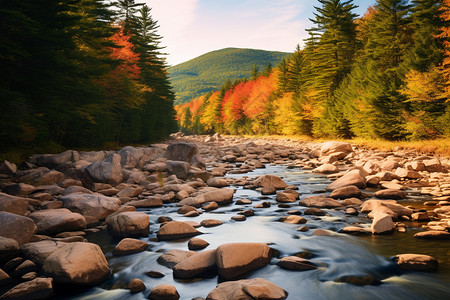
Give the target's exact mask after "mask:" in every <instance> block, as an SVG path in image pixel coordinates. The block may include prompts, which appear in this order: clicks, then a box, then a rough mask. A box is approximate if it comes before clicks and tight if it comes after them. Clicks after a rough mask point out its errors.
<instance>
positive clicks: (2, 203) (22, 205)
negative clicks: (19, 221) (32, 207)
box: [0, 193, 28, 216]
mask: <svg viewBox="0 0 450 300" xmlns="http://www.w3.org/2000/svg"><path fill="white" fill-rule="evenodd" d="M0 211H4V212H9V213H12V214H16V215H21V216H24V215H25V214H26V213H27V211H28V200H27V199H26V198H20V197H16V196H12V195H8V194H5V193H0Z"/></svg>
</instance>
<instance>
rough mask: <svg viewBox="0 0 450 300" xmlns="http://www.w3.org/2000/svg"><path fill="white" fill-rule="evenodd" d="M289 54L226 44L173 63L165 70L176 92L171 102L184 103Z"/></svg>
mask: <svg viewBox="0 0 450 300" xmlns="http://www.w3.org/2000/svg"><path fill="white" fill-rule="evenodd" d="M289 55H290V53H285V52H274V51H265V50H256V49H238V48H226V49H221V50H217V51H212V52H209V53H206V54H204V55H201V56H199V57H197V58H194V59H191V60H189V61H187V62H184V63H181V64H179V65H176V66H173V67H172V68H170V69H169V70H168V71H169V78H170V81H171V82H172V85H173V88H174V92H175V94H176V99H175V104H181V103H186V102H188V101H190V100H192V99H194V98H197V97H199V96H201V95H202V94H205V93H208V92H210V91H212V90H217V89H218V88H219V87H220V86H221V85H222V83H223V82H225V81H226V80H228V79H229V80H231V81H233V80H235V79H238V78H246V77H249V76H250V75H251V74H252V72H255V71H256V70H261V71H263V70H264V69H266V68H267V66H269V67H270V66H275V65H277V64H278V63H279V62H280V61H281V60H282V59H283V58H286V57H288V56H289ZM255 68H256V70H255Z"/></svg>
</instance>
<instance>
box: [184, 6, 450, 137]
mask: <svg viewBox="0 0 450 300" xmlns="http://www.w3.org/2000/svg"><path fill="white" fill-rule="evenodd" d="M319 2H320V3H321V6H320V7H316V8H315V13H314V16H313V18H312V19H311V20H312V21H313V24H314V27H313V28H310V29H309V30H307V31H308V33H309V35H310V38H309V39H308V40H307V41H306V45H305V47H304V48H303V49H300V48H297V50H296V51H295V53H294V54H292V55H291V56H290V57H289V58H287V59H285V60H283V62H282V63H281V65H280V66H279V67H277V68H276V69H273V70H272V71H271V72H270V74H262V75H261V76H259V77H258V78H253V79H246V80H237V81H235V82H234V83H224V84H223V85H222V88H221V89H220V90H218V91H216V92H213V93H208V94H206V95H203V96H201V97H199V98H197V99H195V100H193V101H192V102H190V103H189V104H185V105H179V106H177V107H176V110H177V113H178V122H179V124H180V127H181V128H182V130H184V131H187V132H196V133H211V132H214V131H216V132H221V133H231V134H306V135H311V136H314V137H332V138H335V137H344V138H352V137H362V138H370V139H387V140H405V139H409V140H417V139H428V138H437V137H442V136H450V101H449V95H450V94H449V92H450V90H449V87H450V71H449V70H450V27H449V24H450V23H449V21H450V0H444V1H437V0H414V1H411V3H410V2H409V1H406V0H377V1H376V4H375V5H374V6H373V7H370V8H369V9H368V10H367V12H366V13H365V14H364V15H363V16H361V17H358V16H357V15H356V14H355V13H354V12H353V11H354V9H355V5H354V4H353V1H340V0H320V1H319Z"/></svg>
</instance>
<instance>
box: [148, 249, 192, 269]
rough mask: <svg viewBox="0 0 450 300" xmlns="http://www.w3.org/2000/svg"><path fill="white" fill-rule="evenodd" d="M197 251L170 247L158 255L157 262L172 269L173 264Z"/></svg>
mask: <svg viewBox="0 0 450 300" xmlns="http://www.w3.org/2000/svg"><path fill="white" fill-rule="evenodd" d="M196 253H197V252H194V251H185V250H179V249H172V250H169V251H167V252H166V253H164V254H162V255H161V256H160V257H158V259H157V262H158V263H159V264H161V265H163V266H166V267H168V268H170V269H173V267H175V265H177V264H178V263H180V262H182V261H183V260H185V259H187V258H188V257H191V256H192V255H195V254H196Z"/></svg>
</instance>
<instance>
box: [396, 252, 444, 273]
mask: <svg viewBox="0 0 450 300" xmlns="http://www.w3.org/2000/svg"><path fill="white" fill-rule="evenodd" d="M394 260H395V261H396V262H397V266H399V267H400V268H402V269H406V270H411V271H436V270H437V269H438V267H439V262H438V260H437V259H436V258H434V257H432V256H429V255H421V254H399V255H396V256H395V257H394Z"/></svg>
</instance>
